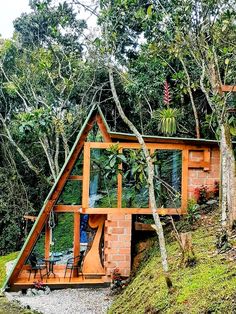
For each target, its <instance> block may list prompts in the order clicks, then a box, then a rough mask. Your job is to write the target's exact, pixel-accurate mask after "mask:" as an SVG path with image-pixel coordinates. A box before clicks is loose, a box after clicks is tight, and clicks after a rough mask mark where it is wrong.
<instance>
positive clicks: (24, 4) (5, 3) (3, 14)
mask: <svg viewBox="0 0 236 314" xmlns="http://www.w3.org/2000/svg"><path fill="white" fill-rule="evenodd" d="M28 3H29V0H0V34H1V35H2V37H3V38H11V37H12V35H13V21H14V20H15V19H16V18H17V17H19V16H20V15H21V13H23V12H29V11H30V8H29V6H28Z"/></svg>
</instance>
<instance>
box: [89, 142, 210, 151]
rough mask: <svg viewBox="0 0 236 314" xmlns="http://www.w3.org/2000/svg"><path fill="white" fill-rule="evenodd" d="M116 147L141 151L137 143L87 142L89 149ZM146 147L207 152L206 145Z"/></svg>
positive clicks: (150, 146) (154, 144)
mask: <svg viewBox="0 0 236 314" xmlns="http://www.w3.org/2000/svg"><path fill="white" fill-rule="evenodd" d="M114 144H116V145H118V148H119V149H123V148H128V149H141V146H140V144H139V143H119V142H117V143H103V142H89V145H90V148H101V149H106V148H109V147H111V146H112V145H114ZM146 146H147V148H148V149H154V150H156V149H162V150H184V149H190V150H196V151H198V150H200V151H204V150H208V149H209V147H208V146H206V145H204V146H203V145H200V146H195V145H182V144H167V143H165V144H158V143H146Z"/></svg>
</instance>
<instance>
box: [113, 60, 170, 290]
mask: <svg viewBox="0 0 236 314" xmlns="http://www.w3.org/2000/svg"><path fill="white" fill-rule="evenodd" d="M108 71H109V80H110V85H111V91H112V95H113V98H114V101H115V104H116V107H117V110H118V112H119V114H120V116H121V118H122V120H123V121H124V122H125V123H126V124H127V125H128V127H129V128H130V130H131V131H132V132H133V133H134V134H135V136H136V138H137V140H138V142H139V144H140V145H141V148H142V150H143V152H144V155H145V158H146V161H147V167H148V186H149V203H150V207H151V210H152V215H153V218H154V221H155V225H156V231H157V234H158V239H159V245H160V253H161V261H162V268H163V272H164V276H165V280H166V284H167V287H168V289H171V288H172V286H173V285H172V281H171V279H170V275H169V267H168V260H167V251H166V245H165V237H164V231H163V227H162V224H161V220H160V216H159V215H158V212H157V206H156V198H155V192H154V165H153V161H152V158H151V156H150V154H149V151H148V149H147V146H146V144H145V142H144V140H143V137H142V135H141V134H140V133H139V131H138V130H137V128H136V127H135V126H134V124H133V123H132V122H131V121H130V120H129V119H128V118H127V116H126V115H125V113H124V111H123V108H122V106H121V104H120V101H119V98H118V95H117V93H116V88H115V84H114V77H113V70H112V67H111V65H110V66H109V68H108Z"/></svg>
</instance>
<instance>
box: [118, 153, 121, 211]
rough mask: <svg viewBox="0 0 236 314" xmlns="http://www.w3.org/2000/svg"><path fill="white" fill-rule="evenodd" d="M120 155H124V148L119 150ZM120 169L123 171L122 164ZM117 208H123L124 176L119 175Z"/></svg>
mask: <svg viewBox="0 0 236 314" xmlns="http://www.w3.org/2000/svg"><path fill="white" fill-rule="evenodd" d="M119 153H120V154H121V153H122V148H121V149H119ZM119 169H120V170H122V164H120V165H119ZM117 207H118V208H121V207H122V174H121V173H118V175H117Z"/></svg>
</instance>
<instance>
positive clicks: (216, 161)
mask: <svg viewBox="0 0 236 314" xmlns="http://www.w3.org/2000/svg"><path fill="white" fill-rule="evenodd" d="M203 158H204V157H203V153H202V152H197V151H192V152H190V154H189V160H191V161H201V160H203ZM219 178H220V151H219V148H217V147H216V148H213V149H212V150H211V160H210V171H204V170H203V169H189V172H188V198H193V197H194V190H195V188H197V187H200V186H201V185H207V186H208V188H209V190H213V188H214V182H215V181H219Z"/></svg>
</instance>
